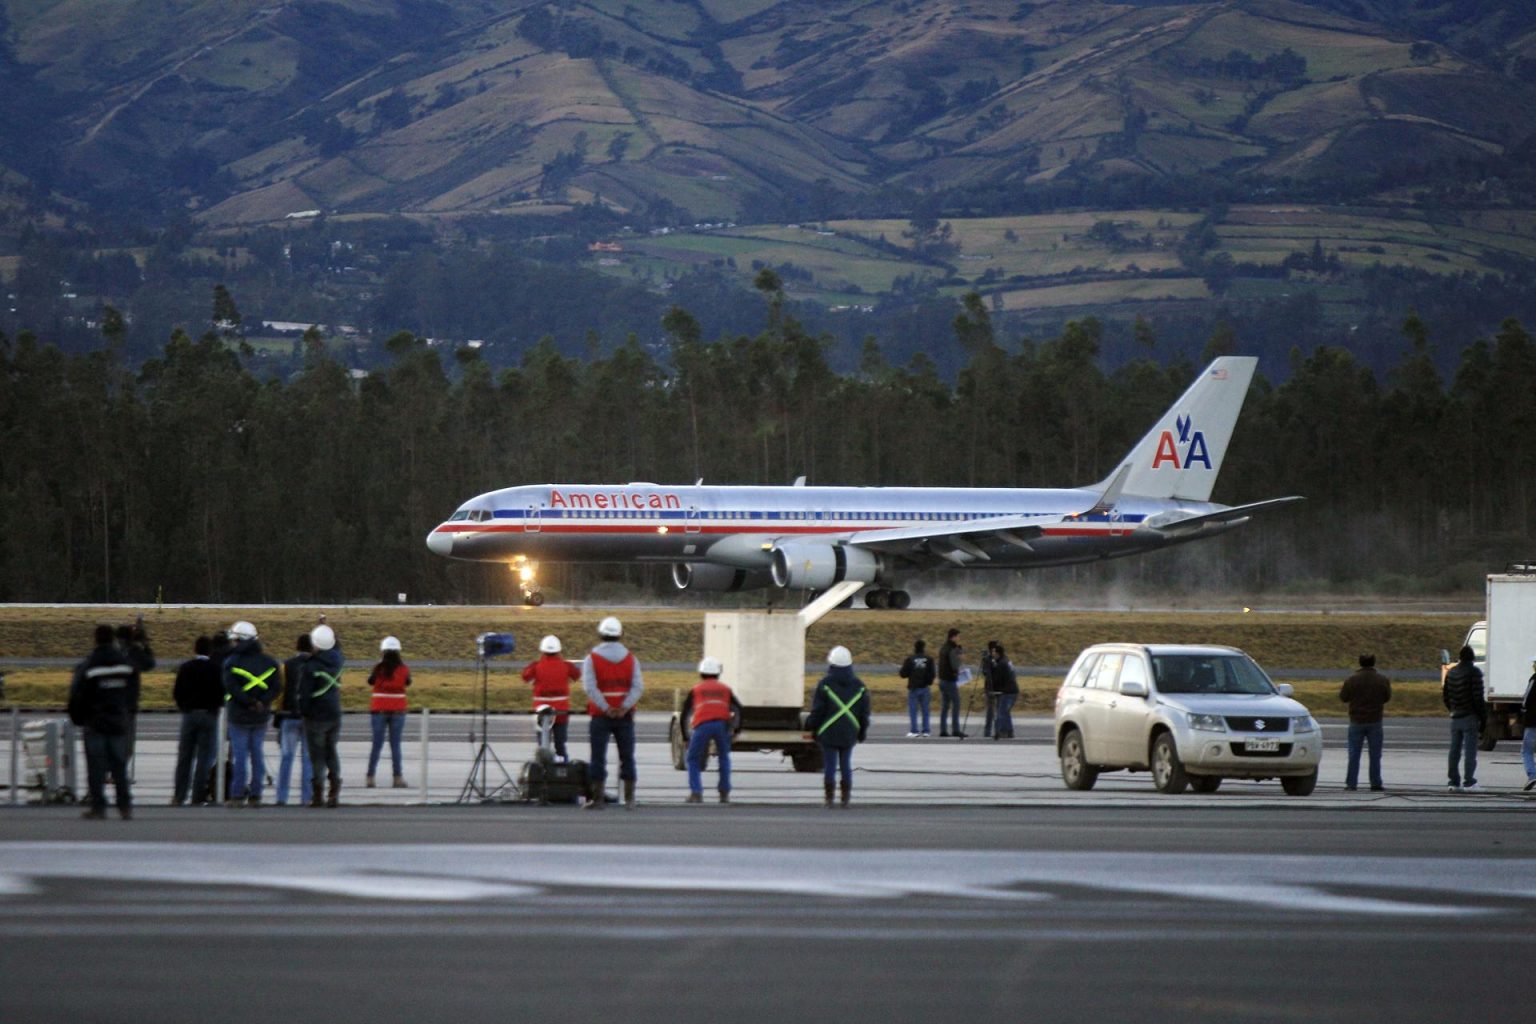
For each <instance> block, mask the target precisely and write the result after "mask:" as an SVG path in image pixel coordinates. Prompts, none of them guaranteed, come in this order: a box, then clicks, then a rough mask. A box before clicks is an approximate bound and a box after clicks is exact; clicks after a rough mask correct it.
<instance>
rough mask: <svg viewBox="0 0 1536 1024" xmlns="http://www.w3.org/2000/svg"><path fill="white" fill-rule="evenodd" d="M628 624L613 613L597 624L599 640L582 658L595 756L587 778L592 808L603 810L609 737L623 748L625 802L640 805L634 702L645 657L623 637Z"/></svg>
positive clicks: (641, 685) (628, 805) (621, 764)
mask: <svg viewBox="0 0 1536 1024" xmlns="http://www.w3.org/2000/svg"><path fill="white" fill-rule="evenodd" d="M623 635H624V627H623V626H622V625H621V624H620V623H619V620H618V619H616V618H614V617H613V616H612V615H610V616H608V617H607V618H606V619H604V620H603V621H602V622H599V623H598V624H597V637H598V645H597V646H596V647H594V648H592V653H591V654H589V655H587V657H586V659H585V660H583V661H582V663H581V687H582V689H584V690H586V691H587V714H588V715H589V716H591V718H590V725H589V726H588V729H589V731H590V736H591V739H592V759H591V760H590V761H589V762H588V763H587V777H588V778H589V779H590V780H591V783H592V798H591V800H590V801H588V803H587V808H588V809H589V810H602V808H603V805H604V804H605V803H607V801H608V795H607V792H606V791H605V790H604V789H603V784H604V781H605V780H606V779H607V778H608V737H610V736H612V737H613V740H614V743H615V744H616V745H617V746H618V748H619V778H620V779H621V780H622V781H623V783H624V806H625V807H626V808H628V809H630V810H634V807H635V778H636V776H635V705H636V704H638V703H639V702H640V694H641V692H642V691H643V690H644V689H645V680H644V679H642V678H641V676H640V662H639V660H638V659H637V658H636V657H635V656H634V654H632V653H630V650H629V648H627V647H625V646H624V645H623V644H622V643H620V642H619V638H620V637H622V636H623Z"/></svg>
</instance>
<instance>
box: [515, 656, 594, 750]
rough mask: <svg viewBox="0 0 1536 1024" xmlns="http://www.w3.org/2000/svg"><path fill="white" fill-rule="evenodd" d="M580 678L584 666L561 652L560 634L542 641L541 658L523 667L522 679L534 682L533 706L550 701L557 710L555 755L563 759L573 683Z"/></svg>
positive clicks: (554, 735) (549, 704)
mask: <svg viewBox="0 0 1536 1024" xmlns="http://www.w3.org/2000/svg"><path fill="white" fill-rule="evenodd" d="M580 678H581V669H579V668H577V667H576V666H575V665H572V664H571V663H570V662H568V661H566V660H565V659H564V658H562V657H561V656H560V638H559V637H557V636H553V635H551V636H546V637H545V638H544V639H543V640H540V641H539V657H538V660H537V661H530V662H529V663H528V664H527V665H526V666H524V668H523V682H525V683H532V684H533V706H534V707H538V706H539V705H540V704H547V705H548V706H549V707H551V708H553V709H554V711H555V725H554V728H553V729H552V730H551V731H550V735H551V738H553V740H554V741H555V756H556V757H558V758H560V759H561V760H562V761H563V760H565V757H566V754H565V739H566V736H567V734H568V732H569V729H570V719H571V683H572V682H573V681H575V680H577V679H580Z"/></svg>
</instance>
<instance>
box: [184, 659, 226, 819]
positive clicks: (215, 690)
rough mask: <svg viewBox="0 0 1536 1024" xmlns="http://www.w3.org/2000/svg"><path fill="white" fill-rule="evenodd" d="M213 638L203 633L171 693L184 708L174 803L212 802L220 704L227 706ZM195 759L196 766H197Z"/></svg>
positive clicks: (185, 662)
mask: <svg viewBox="0 0 1536 1024" xmlns="http://www.w3.org/2000/svg"><path fill="white" fill-rule="evenodd" d="M212 649H213V642H212V641H211V640H209V639H208V638H207V637H206V636H200V637H198V638H197V640H196V641H195V642H194V643H193V645H192V650H193V656H192V657H190V658H188V659H187V660H186V661H184V662H182V663H181V667H180V668H178V669H177V670H176V684H175V686H173V687H172V689H171V697H172V698H173V699H174V700H175V701H176V707H177V708H178V709H179V710H180V711H181V737H180V739H179V740H178V741H177V743H176V784H175V786H176V788H175V795H174V796H172V797H171V806H172V807H180V806H181V805H182V804H185V803H186V802H187V793H188V784H189V783H190V785H191V794H192V802H193V803H194V804H204V803H207V802H208V775H209V772H210V770H211V769H212V768H213V761H214V758H215V757H217V756H218V752H219V750H218V748H219V708H221V707H223V706H224V684H223V683H222V682H220V680H219V666H217V665H215V664H214V663H213V659H211V658H209V657H208V652H209V651H211V650H212ZM194 762H195V764H196V768H195V769H194V767H193V765H194Z"/></svg>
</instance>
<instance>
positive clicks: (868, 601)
mask: <svg viewBox="0 0 1536 1024" xmlns="http://www.w3.org/2000/svg"><path fill="white" fill-rule="evenodd" d="M890 600H891V592H890V591H889V590H871V591H870V592H869V593H867V594H865V595H864V607H866V608H886V607H889V605H890Z"/></svg>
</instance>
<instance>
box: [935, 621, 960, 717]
mask: <svg viewBox="0 0 1536 1024" xmlns="http://www.w3.org/2000/svg"><path fill="white" fill-rule="evenodd" d="M964 664H965V648H964V647H962V646H960V631H959V630H958V629H951V630H950V631H949V635H948V636H946V637H945V638H944V645H943V646H942V647H940V648H939V735H940V736H948V735H949V734H950V731H949V727H950V723H951V721H953V723H954V727H955V730H954V735H955V738H956V739H961V740H963V739H965V733H963V732H961V731H960V668H961V666H962V665H964Z"/></svg>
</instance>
